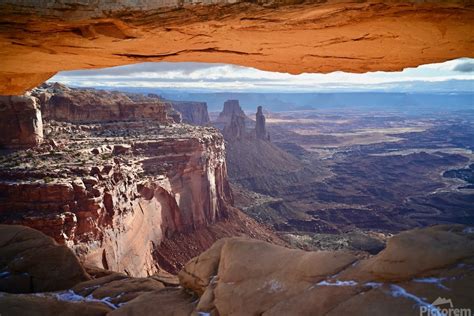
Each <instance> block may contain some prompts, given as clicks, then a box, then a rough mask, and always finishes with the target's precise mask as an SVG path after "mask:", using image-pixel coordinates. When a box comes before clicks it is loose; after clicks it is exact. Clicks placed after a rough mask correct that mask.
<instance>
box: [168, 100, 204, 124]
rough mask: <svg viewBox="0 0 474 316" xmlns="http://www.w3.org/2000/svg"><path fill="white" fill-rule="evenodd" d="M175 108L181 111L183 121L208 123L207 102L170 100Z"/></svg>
mask: <svg viewBox="0 0 474 316" xmlns="http://www.w3.org/2000/svg"><path fill="white" fill-rule="evenodd" d="M169 102H170V103H171V106H172V107H173V109H175V110H176V111H178V112H179V113H181V116H182V118H183V123H187V124H192V125H202V126H205V125H208V124H209V122H210V121H209V113H208V112H207V103H206V102H192V101H169Z"/></svg>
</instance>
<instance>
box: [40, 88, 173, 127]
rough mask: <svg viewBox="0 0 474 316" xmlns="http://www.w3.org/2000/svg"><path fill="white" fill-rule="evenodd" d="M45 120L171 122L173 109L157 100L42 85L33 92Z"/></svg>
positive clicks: (100, 91)
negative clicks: (169, 113)
mask: <svg viewBox="0 0 474 316" xmlns="http://www.w3.org/2000/svg"><path fill="white" fill-rule="evenodd" d="M32 95H33V96H35V97H37V98H38V99H39V103H40V104H41V112H42V114H43V117H44V119H45V120H57V121H67V122H73V123H81V122H83V123H90V122H106V121H125V120H137V119H147V120H154V121H157V122H158V123H166V122H170V119H169V118H168V116H167V110H169V109H171V107H168V108H169V109H168V108H167V106H166V104H165V103H164V102H162V101H160V100H158V99H154V98H147V97H145V96H142V95H140V96H139V97H138V96H133V95H127V94H125V93H122V92H117V91H105V90H95V89H74V88H69V87H66V86H65V85H62V84H59V83H53V84H43V85H41V86H40V87H38V88H36V89H34V90H33V91H32Z"/></svg>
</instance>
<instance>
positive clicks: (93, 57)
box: [0, 0, 474, 94]
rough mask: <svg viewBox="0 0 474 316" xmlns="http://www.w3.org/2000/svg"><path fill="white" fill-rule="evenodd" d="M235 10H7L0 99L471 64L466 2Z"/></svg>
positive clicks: (86, 6) (6, 6)
mask: <svg viewBox="0 0 474 316" xmlns="http://www.w3.org/2000/svg"><path fill="white" fill-rule="evenodd" d="M69 2H71V1H69ZM212 2H213V3H214V2H215V1H212ZM233 2H234V1H219V3H217V4H212V5H209V6H206V5H188V4H189V2H187V1H178V6H175V5H176V1H169V2H168V1H163V2H161V1H157V2H154V1H153V2H152V1H140V2H137V1H107V2H100V3H95V2H94V3H92V2H90V3H89V2H82V3H81V5H76V4H73V5H69V4H68V2H63V1H61V2H59V1H42V2H41V3H37V2H36V1H21V2H18V1H7V2H5V1H3V2H2V3H1V10H0V12H1V14H0V20H1V25H2V28H1V29H0V43H1V46H2V58H1V59H0V69H1V71H0V93H2V94H21V93H23V92H24V91H25V90H27V89H30V88H33V87H35V86H37V85H38V84H41V83H42V82H44V81H45V80H47V79H48V78H49V77H51V76H52V75H54V73H56V72H58V71H61V70H74V69H91V68H101V67H110V66H117V65H125V64H130V63H136V62H151V61H171V62H176V61H193V62H219V63H231V64H240V65H245V66H250V67H255V68H259V69H263V70H269V71H280V72H289V73H303V72H332V71H341V70H343V71H349V72H366V71H377V70H386V71H394V70H401V69H403V68H405V67H414V66H417V65H420V64H426V63H433V62H440V61H445V60H448V59H454V58H459V57H473V51H474V49H473V48H474V47H473V45H474V44H473V41H472V20H473V19H474V13H473V11H472V10H471V9H470V5H471V3H470V1H449V2H446V1H415V0H413V1H388V2H387V1H381V0H371V1H345V2H340V1H336V0H334V1H333V0H330V1H307V2H304V3H302V2H300V1H276V2H275V1H273V0H269V1H258V2H252V3H251V2H244V1H242V2H238V1H237V2H236V3H233ZM33 3H34V4H33ZM32 4H33V5H32ZM169 5H171V6H175V7H173V9H171V10H170V8H169V7H167V6H169ZM275 32H278V36H275ZM24 56H28V58H24ZM374 61H375V62H374Z"/></svg>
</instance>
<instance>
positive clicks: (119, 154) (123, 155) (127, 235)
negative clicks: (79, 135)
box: [0, 124, 232, 276]
mask: <svg viewBox="0 0 474 316" xmlns="http://www.w3.org/2000/svg"><path fill="white" fill-rule="evenodd" d="M144 127H146V128H147V131H148V130H149V124H146V125H145V126H144ZM167 132H168V133H169V134H170V135H169V136H167V137H163V138H160V137H157V138H155V139H148V140H146V141H143V142H140V141H138V142H135V143H133V144H131V145H126V144H124V145H110V146H108V147H107V146H105V147H102V148H100V152H101V154H98V157H93V161H91V162H87V163H85V166H81V167H79V168H74V167H73V165H74V162H73V161H72V162H69V163H70V164H71V165H68V162H67V161H64V158H58V159H57V160H58V161H57V162H58V163H59V162H61V165H62V167H63V168H64V169H67V171H64V172H67V175H66V176H65V177H61V176H59V177H58V175H54V174H48V172H47V171H46V170H45V171H44V173H42V172H43V171H41V170H34V169H33V168H31V169H30V170H28V171H26V172H16V171H14V170H12V169H2V179H3V180H4V181H2V182H1V183H0V192H2V193H1V195H2V201H1V202H0V214H1V215H0V216H1V218H2V221H3V222H13V223H22V224H25V225H28V226H31V227H34V228H37V229H39V230H41V231H43V232H45V233H47V234H48V235H50V236H52V237H54V238H55V239H56V240H57V241H59V242H62V243H65V244H67V245H68V246H70V247H71V248H73V249H74V250H75V251H76V253H77V254H78V255H79V257H80V258H81V259H82V260H84V261H85V262H87V263H88V264H92V265H94V266H99V267H104V268H107V269H112V270H114V271H123V272H126V273H128V274H130V275H135V276H139V275H149V274H152V273H154V272H156V271H157V269H158V264H157V262H156V260H155V259H154V257H153V252H154V251H155V248H156V247H157V246H158V245H159V244H160V243H161V241H162V240H163V239H164V238H166V237H171V236H172V235H173V234H174V233H176V232H192V231H194V230H196V229H199V228H202V227H206V226H207V225H210V224H212V223H215V222H216V221H217V220H219V219H221V218H222V217H224V216H225V214H226V210H227V208H228V207H231V204H232V195H231V192H230V189H229V185H228V182H227V172H226V164H225V160H224V155H225V151H224V143H223V139H222V136H220V135H219V134H218V133H216V132H214V131H213V130H212V129H207V130H205V129H203V130H200V131H199V132H198V131H197V130H193V129H191V130H190V129H189V128H188V130H180V129H178V128H176V129H175V130H172V129H171V128H169V130H168V131H167ZM195 132H198V133H199V134H200V136H192V135H191V134H190V133H195ZM63 150H68V148H67V147H66V148H64V149H63ZM82 150H83V151H87V152H88V153H86V154H87V155H90V156H94V154H93V152H97V151H99V150H98V148H95V149H94V148H89V149H87V147H86V148H83V149H82ZM43 159H47V158H43ZM52 159H54V158H52ZM134 159H136V161H135V162H134V163H130V160H132V161H133V160H134ZM38 177H43V179H50V180H40V179H41V178H40V179H38ZM35 178H36V179H35ZM20 179H21V180H20Z"/></svg>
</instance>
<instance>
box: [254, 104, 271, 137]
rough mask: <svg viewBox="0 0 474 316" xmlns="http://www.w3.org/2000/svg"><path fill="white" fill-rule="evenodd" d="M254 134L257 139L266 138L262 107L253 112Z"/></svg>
mask: <svg viewBox="0 0 474 316" xmlns="http://www.w3.org/2000/svg"><path fill="white" fill-rule="evenodd" d="M255 135H256V137H257V139H263V140H266V139H268V134H267V129H266V127H265V115H263V111H262V107H261V106H259V107H258V108H257V113H256V114H255Z"/></svg>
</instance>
